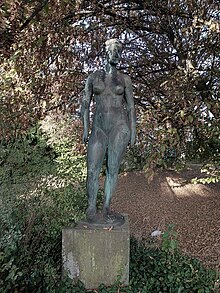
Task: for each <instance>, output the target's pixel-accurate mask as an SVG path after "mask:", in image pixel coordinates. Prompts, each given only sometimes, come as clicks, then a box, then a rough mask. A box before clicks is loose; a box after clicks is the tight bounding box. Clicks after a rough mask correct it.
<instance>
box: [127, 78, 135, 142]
mask: <svg viewBox="0 0 220 293" xmlns="http://www.w3.org/2000/svg"><path fill="white" fill-rule="evenodd" d="M125 98H126V102H127V111H128V119H129V123H130V130H131V139H130V143H131V145H134V143H135V137H136V114H135V108H134V97H133V88H132V82H131V79H130V77H129V76H128V75H125Z"/></svg>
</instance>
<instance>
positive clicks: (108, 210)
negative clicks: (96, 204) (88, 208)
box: [102, 206, 110, 217]
mask: <svg viewBox="0 0 220 293" xmlns="http://www.w3.org/2000/svg"><path fill="white" fill-rule="evenodd" d="M102 214H103V217H106V216H108V215H109V214H110V208H109V207H105V206H104V207H103V209H102Z"/></svg>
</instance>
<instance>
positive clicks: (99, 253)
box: [62, 215, 130, 289]
mask: <svg viewBox="0 0 220 293" xmlns="http://www.w3.org/2000/svg"><path fill="white" fill-rule="evenodd" d="M124 216H125V223H124V224H123V225H122V226H119V227H114V228H113V229H112V227H108V228H105V227H93V226H92V225H87V224H86V222H82V223H79V224H78V225H77V226H76V227H74V228H71V227H66V228H64V229H63V230H62V255H63V274H64V275H66V274H67V275H68V276H69V277H70V278H71V279H72V280H73V282H75V281H77V280H80V281H82V282H83V283H84V284H85V287H86V288H87V289H94V288H98V286H99V285H100V284H101V283H103V284H105V285H107V286H110V285H113V284H114V283H115V282H116V281H118V280H120V281H121V283H122V284H124V285H128V282H129V251H130V231H129V222H128V216H127V215H124Z"/></svg>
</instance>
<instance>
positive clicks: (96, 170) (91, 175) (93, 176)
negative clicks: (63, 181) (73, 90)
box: [87, 127, 107, 219]
mask: <svg viewBox="0 0 220 293" xmlns="http://www.w3.org/2000/svg"><path fill="white" fill-rule="evenodd" d="M106 145H107V136H106V135H105V133H104V132H103V131H102V130H101V129H100V128H97V127H96V128H94V129H93V130H92V133H91V135H90V138H89V143H88V151H87V194H88V203H89V206H88V209H87V218H88V219H89V218H91V217H93V216H94V215H95V214H96V200H97V193H98V189H99V174H100V170H101V168H102V164H103V160H104V157H105V153H106Z"/></svg>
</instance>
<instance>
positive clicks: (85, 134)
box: [81, 74, 93, 143]
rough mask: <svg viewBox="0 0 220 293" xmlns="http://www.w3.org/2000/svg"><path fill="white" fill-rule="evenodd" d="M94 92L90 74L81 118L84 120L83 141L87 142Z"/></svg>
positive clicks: (85, 89) (83, 99)
mask: <svg viewBox="0 0 220 293" xmlns="http://www.w3.org/2000/svg"><path fill="white" fill-rule="evenodd" d="M92 94H93V92H92V75H91V74H90V75H89V77H88V78H87V80H86V84H85V88H84V91H83V98H82V107H81V118H82V122H83V143H86V141H87V139H88V135H89V106H90V103H91V99H92Z"/></svg>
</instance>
